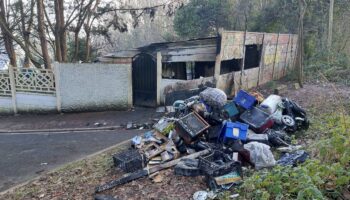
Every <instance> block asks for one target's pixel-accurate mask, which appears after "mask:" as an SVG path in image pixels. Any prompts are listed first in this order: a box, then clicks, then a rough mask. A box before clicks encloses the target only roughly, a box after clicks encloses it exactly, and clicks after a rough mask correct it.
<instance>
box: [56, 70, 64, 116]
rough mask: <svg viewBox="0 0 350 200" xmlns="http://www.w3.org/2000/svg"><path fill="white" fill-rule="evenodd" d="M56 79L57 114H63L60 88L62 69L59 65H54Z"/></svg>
mask: <svg viewBox="0 0 350 200" xmlns="http://www.w3.org/2000/svg"><path fill="white" fill-rule="evenodd" d="M54 77H55V89H56V104H57V112H58V113H61V112H62V99H61V88H60V67H59V64H58V63H55V64H54Z"/></svg>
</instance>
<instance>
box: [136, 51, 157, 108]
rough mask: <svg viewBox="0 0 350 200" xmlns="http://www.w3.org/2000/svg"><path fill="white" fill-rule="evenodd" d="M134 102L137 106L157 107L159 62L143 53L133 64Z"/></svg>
mask: <svg viewBox="0 0 350 200" xmlns="http://www.w3.org/2000/svg"><path fill="white" fill-rule="evenodd" d="M132 85H133V102H134V105H135V106H148V107H154V106H156V105H157V62H156V61H155V58H153V57H152V56H151V55H149V54H145V53H141V54H138V55H137V56H135V57H134V59H133V62H132Z"/></svg>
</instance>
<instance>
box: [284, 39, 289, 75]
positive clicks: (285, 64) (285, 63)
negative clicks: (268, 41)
mask: <svg viewBox="0 0 350 200" xmlns="http://www.w3.org/2000/svg"><path fill="white" fill-rule="evenodd" d="M289 45H290V34H289V35H288V45H287V51H286V57H285V58H284V69H283V76H285V75H286V71H287V70H286V69H287V58H288V50H289Z"/></svg>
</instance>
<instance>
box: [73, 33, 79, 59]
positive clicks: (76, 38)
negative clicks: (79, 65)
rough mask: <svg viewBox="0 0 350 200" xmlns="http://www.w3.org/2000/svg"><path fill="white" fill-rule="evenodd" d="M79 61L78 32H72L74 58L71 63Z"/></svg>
mask: <svg viewBox="0 0 350 200" xmlns="http://www.w3.org/2000/svg"><path fill="white" fill-rule="evenodd" d="M78 59H79V30H76V31H74V56H73V62H77V61H78Z"/></svg>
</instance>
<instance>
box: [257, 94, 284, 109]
mask: <svg viewBox="0 0 350 200" xmlns="http://www.w3.org/2000/svg"><path fill="white" fill-rule="evenodd" d="M279 103H282V97H280V96H278V95H274V94H272V95H270V96H269V97H267V98H266V99H265V100H264V101H263V102H262V103H261V104H260V107H262V108H264V110H266V111H267V112H269V114H273V113H274V112H276V110H277V107H278V104H279Z"/></svg>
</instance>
